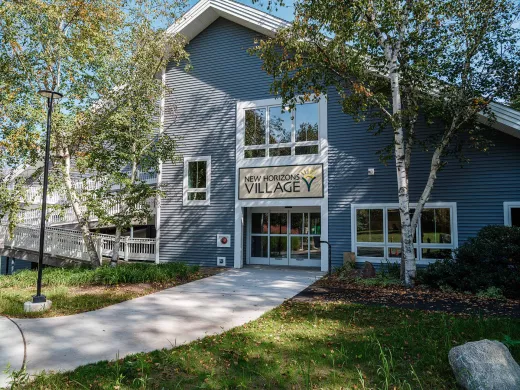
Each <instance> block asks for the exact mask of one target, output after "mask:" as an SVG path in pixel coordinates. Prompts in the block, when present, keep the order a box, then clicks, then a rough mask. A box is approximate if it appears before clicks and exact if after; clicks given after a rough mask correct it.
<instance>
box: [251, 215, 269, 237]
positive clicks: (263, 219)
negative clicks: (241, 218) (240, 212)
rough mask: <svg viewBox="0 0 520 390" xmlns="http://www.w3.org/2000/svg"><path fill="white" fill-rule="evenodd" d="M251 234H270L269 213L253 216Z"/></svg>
mask: <svg viewBox="0 0 520 390" xmlns="http://www.w3.org/2000/svg"><path fill="white" fill-rule="evenodd" d="M251 233H263V234H267V233H268V229H267V213H253V214H252V215H251Z"/></svg>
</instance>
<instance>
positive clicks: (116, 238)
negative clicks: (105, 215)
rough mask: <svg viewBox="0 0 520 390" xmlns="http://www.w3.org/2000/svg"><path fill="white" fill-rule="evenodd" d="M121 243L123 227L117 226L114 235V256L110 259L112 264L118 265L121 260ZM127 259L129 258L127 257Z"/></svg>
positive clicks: (112, 265) (113, 265)
mask: <svg viewBox="0 0 520 390" xmlns="http://www.w3.org/2000/svg"><path fill="white" fill-rule="evenodd" d="M120 245H121V228H120V227H117V228H116V235H115V236H114V247H113V248H112V258H111V259H110V266H111V267H116V266H117V262H118V261H119V246H120ZM125 260H127V259H125Z"/></svg>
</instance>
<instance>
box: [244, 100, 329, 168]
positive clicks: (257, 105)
mask: <svg viewBox="0 0 520 390" xmlns="http://www.w3.org/2000/svg"><path fill="white" fill-rule="evenodd" d="M322 100H324V98H323V99H320V101H317V102H316V101H313V100H312V99H311V100H310V101H308V102H305V103H297V104H296V108H295V112H296V113H297V112H298V106H302V105H305V104H316V106H317V109H318V139H317V140H315V141H299V142H296V128H295V123H296V122H295V121H296V117H295V118H294V119H293V120H292V121H291V142H284V143H278V144H270V143H269V110H270V108H273V107H281V106H282V104H281V103H282V102H281V99H266V100H257V101H253V102H246V104H244V105H243V106H242V107H241V110H242V112H240V120H241V121H243V123H242V124H241V126H239V127H238V129H240V131H241V132H242V134H241V137H240V140H242V142H244V145H243V156H242V158H243V159H244V160H245V161H258V160H266V159H278V158H280V157H285V158H291V157H292V158H294V157H299V156H303V157H305V156H318V155H320V153H321V151H322V147H321V142H320V141H321V138H322V132H323V126H324V125H323V124H324V120H323V119H322V118H321V116H322V115H323V109H322V108H321V105H322ZM256 109H265V122H266V126H265V127H266V128H265V143H264V144H262V145H245V138H246V137H245V131H246V126H245V120H246V114H245V113H246V111H248V110H256ZM296 115H297V114H296ZM299 146H317V147H318V153H313V154H296V147H299ZM277 148H290V149H291V154H290V155H288V156H270V155H269V150H270V149H277ZM248 150H265V153H266V155H265V156H264V157H252V158H246V157H245V153H246V151H248Z"/></svg>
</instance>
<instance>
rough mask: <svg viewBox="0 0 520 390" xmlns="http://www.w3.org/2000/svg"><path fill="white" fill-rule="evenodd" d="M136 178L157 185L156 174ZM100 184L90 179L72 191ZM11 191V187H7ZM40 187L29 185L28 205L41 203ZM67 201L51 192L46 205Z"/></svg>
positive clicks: (98, 186) (92, 187)
mask: <svg viewBox="0 0 520 390" xmlns="http://www.w3.org/2000/svg"><path fill="white" fill-rule="evenodd" d="M138 177H139V179H140V180H142V181H144V182H145V183H147V184H157V174H156V173H148V172H138ZM101 185H102V183H99V182H96V181H95V180H92V179H87V180H83V181H79V182H75V183H74V189H75V190H76V191H78V192H80V193H81V192H83V191H92V190H96V189H98V188H100V186H101ZM9 187H10V188H11V189H12V188H13V186H12V185H11V186H9ZM112 189H113V190H114V191H115V190H118V189H119V186H114V187H113V188H112ZM41 195H42V187H41V186H40V185H31V186H29V187H28V188H27V199H26V201H27V202H29V203H41V201H42V196H41ZM67 202H68V200H67V198H66V196H65V195H63V194H60V193H57V192H52V193H49V194H47V203H49V204H60V203H67Z"/></svg>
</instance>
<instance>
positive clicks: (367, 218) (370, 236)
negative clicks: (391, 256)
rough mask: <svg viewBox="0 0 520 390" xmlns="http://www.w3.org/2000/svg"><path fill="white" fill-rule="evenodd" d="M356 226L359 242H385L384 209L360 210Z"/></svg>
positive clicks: (357, 214)
mask: <svg viewBox="0 0 520 390" xmlns="http://www.w3.org/2000/svg"><path fill="white" fill-rule="evenodd" d="M356 226H357V241H358V242H383V210H382V209H358V210H357V213H356Z"/></svg>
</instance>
